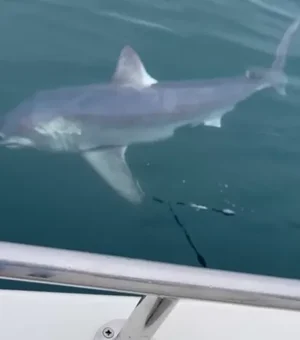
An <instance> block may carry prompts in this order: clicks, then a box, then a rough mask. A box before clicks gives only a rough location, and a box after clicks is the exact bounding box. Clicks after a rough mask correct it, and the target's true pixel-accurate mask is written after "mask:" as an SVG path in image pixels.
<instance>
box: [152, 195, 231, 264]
mask: <svg viewBox="0 0 300 340" xmlns="http://www.w3.org/2000/svg"><path fill="white" fill-rule="evenodd" d="M152 199H153V201H155V202H157V203H161V204H167V206H168V209H169V211H170V213H171V215H172V217H173V218H174V220H175V222H176V224H177V225H178V226H179V227H180V229H181V230H182V231H183V233H184V236H185V238H186V240H187V242H188V244H189V245H190V247H191V248H192V249H193V251H194V253H195V255H196V257H197V261H198V263H199V264H200V265H201V266H203V267H205V268H207V262H206V260H205V258H204V256H203V255H201V254H200V252H199V251H198V249H197V247H196V246H195V244H194V242H193V241H192V238H191V236H190V234H189V232H188V231H187V229H186V228H185V226H184V224H183V223H182V222H181V221H180V219H179V218H178V215H177V214H176V213H175V211H174V209H173V207H172V205H171V202H170V201H165V200H163V199H161V198H158V197H155V196H153V197H152ZM175 204H177V205H181V206H186V207H190V208H193V209H196V210H197V211H199V210H211V211H213V212H215V213H221V214H223V215H225V216H234V215H235V212H234V211H233V210H231V209H219V208H214V207H211V208H209V207H207V206H205V205H199V204H195V203H185V202H181V201H177V202H175Z"/></svg>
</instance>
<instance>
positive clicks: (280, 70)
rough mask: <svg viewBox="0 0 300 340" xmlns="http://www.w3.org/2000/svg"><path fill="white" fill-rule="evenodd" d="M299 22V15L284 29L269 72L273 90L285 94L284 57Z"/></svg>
mask: <svg viewBox="0 0 300 340" xmlns="http://www.w3.org/2000/svg"><path fill="white" fill-rule="evenodd" d="M299 24H300V17H298V18H297V19H296V20H295V21H294V22H293V23H292V24H291V25H290V26H289V27H288V29H287V30H286V31H285V33H284V35H283V37H282V39H281V41H280V43H279V44H278V46H277V49H276V54H275V60H274V61H273V64H272V67H271V70H270V72H269V79H270V83H271V84H272V85H273V86H274V88H275V90H276V91H277V92H278V93H279V94H281V95H285V94H286V90H285V87H286V84H287V82H288V79H287V76H286V74H285V73H284V68H285V64H286V57H287V53H288V49H289V46H290V44H291V41H292V38H293V36H294V34H295V33H296V31H297V29H298V27H299Z"/></svg>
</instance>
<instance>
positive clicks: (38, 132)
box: [1, 20, 299, 203]
mask: <svg viewBox="0 0 300 340" xmlns="http://www.w3.org/2000/svg"><path fill="white" fill-rule="evenodd" d="M298 26H299V20H296V21H295V22H294V23H293V24H292V25H291V26H290V27H289V28H288V30H287V31H286V32H285V34H284V36H283V38H282V40H281V42H280V44H279V45H278V48H277V51H276V58H275V61H274V62H273V64H272V67H271V68H270V69H252V70H248V71H247V72H246V73H245V74H244V75H241V76H237V77H231V78H222V79H212V80H202V81H178V82H158V81H157V80H156V79H154V78H152V77H151V76H150V75H149V74H148V73H147V71H146V69H145V67H144V65H143V63H142V61H141V59H140V57H139V56H138V55H137V53H136V52H135V51H134V50H133V49H132V48H130V47H128V46H126V47H124V48H123V50H122V51H121V54H120V57H119V60H118V63H117V67H116V71H115V73H114V75H113V77H112V79H111V81H110V82H109V83H108V84H93V85H87V86H79V87H70V88H60V89H55V90H50V91H41V92H38V93H36V94H35V95H34V96H33V97H32V98H29V99H28V100H25V101H24V102H23V103H21V104H20V105H19V106H18V107H16V108H15V109H14V110H12V111H11V112H9V113H8V114H7V116H6V118H5V122H4V124H3V127H2V130H1V135H2V137H3V141H2V142H1V143H2V145H5V146H6V147H10V148H13V147H25V146H26V147H33V148H37V149H40V150H46V151H54V152H75V153H79V154H80V155H81V156H82V157H83V158H84V159H85V160H86V161H87V162H88V163H89V164H90V165H91V166H92V167H93V168H94V169H95V171H96V172H97V173H98V174H99V175H101V176H102V177H103V178H104V179H105V180H106V181H107V183H108V184H110V185H111V187H113V188H114V189H115V190H116V191H117V192H118V193H119V194H120V195H121V196H123V197H124V198H126V199H128V200H129V201H131V202H132V203H139V202H141V201H142V199H143V196H144V194H143V191H142V189H141V188H140V186H139V184H138V182H137V181H136V180H135V179H134V178H133V176H132V174H131V171H130V169H129V167H128V166H127V164H126V160H125V152H126V149H127V147H128V146H129V145H131V144H136V143H147V142H153V141H158V140H162V139H166V138H169V137H171V136H172V135H173V133H174V131H175V130H176V129H177V128H179V127H182V126H185V125H191V126H196V125H199V124H205V125H211V126H216V127H220V126H221V119H222V117H223V115H224V114H225V113H226V112H229V111H231V110H233V109H234V107H235V105H236V104H237V103H239V102H241V101H242V100H245V99H246V98H248V97H250V96H251V95H252V94H254V93H255V92H257V91H260V90H262V89H264V88H267V87H274V88H275V89H276V90H277V91H278V92H279V93H280V94H285V84H286V82H287V79H286V77H285V75H284V73H283V68H284V64H285V59H286V54H287V49H288V46H289V44H290V41H291V37H292V35H293V34H294V33H295V31H296V29H297V28H298Z"/></svg>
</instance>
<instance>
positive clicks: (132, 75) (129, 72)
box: [112, 46, 157, 88]
mask: <svg viewBox="0 0 300 340" xmlns="http://www.w3.org/2000/svg"><path fill="white" fill-rule="evenodd" d="M112 81H113V82H114V83H118V84H120V85H124V86H132V87H136V88H143V87H148V86H151V85H153V84H155V83H157V80H156V79H154V78H152V77H151V76H150V75H149V74H148V72H147V71H146V69H145V66H144V64H143V63H142V61H141V59H140V57H139V55H138V54H137V53H136V52H135V51H134V50H133V49H132V48H131V47H130V46H125V47H124V48H123V49H122V51H121V53H120V56H119V60H118V62H117V67H116V70H115V73H114V75H113V77H112Z"/></svg>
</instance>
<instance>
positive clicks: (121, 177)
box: [82, 46, 157, 204]
mask: <svg viewBox="0 0 300 340" xmlns="http://www.w3.org/2000/svg"><path fill="white" fill-rule="evenodd" d="M112 83H114V84H116V85H118V86H130V87H133V88H135V89H142V88H145V87H148V86H151V85H152V84H155V83H157V80H155V79H154V78H152V77H151V76H150V75H149V74H148V73H147V71H146V69H145V66H144V65H143V63H142V61H141V59H140V57H139V56H138V54H137V53H136V52H135V51H134V50H133V49H132V48H131V47H129V46H125V47H124V48H123V49H122V51H121V53H120V56H119V60H118V62H117V67H116V70H115V72H114V75H113V77H112ZM126 149H127V147H126V146H121V147H120V146H115V147H114V146H110V147H107V148H105V147H104V148H99V149H94V150H90V151H85V152H83V153H82V157H83V158H84V159H85V160H86V161H87V162H88V163H89V164H90V165H91V166H92V167H93V169H94V170H95V171H96V172H97V173H98V174H99V175H100V176H102V177H103V179H105V180H106V182H107V183H108V184H109V185H110V186H111V187H112V188H113V189H115V190H116V192H118V193H119V195H120V196H122V197H124V198H125V199H127V200H128V201H130V202H131V203H135V204H138V203H141V202H142V200H143V197H144V193H143V191H142V189H141V188H140V186H139V184H138V182H137V181H136V180H135V179H134V178H133V176H132V174H131V171H130V169H129V167H128V165H127V164H126V160H125V152H126Z"/></svg>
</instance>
